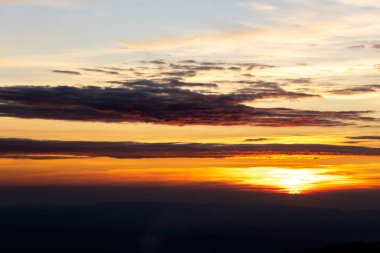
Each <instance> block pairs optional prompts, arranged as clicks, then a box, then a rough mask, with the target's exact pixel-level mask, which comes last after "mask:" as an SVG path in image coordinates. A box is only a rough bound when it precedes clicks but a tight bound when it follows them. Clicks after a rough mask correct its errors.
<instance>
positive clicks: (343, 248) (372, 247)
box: [293, 242, 380, 253]
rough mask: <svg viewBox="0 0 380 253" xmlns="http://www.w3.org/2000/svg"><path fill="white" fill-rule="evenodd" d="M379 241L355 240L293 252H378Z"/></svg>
mask: <svg viewBox="0 0 380 253" xmlns="http://www.w3.org/2000/svg"><path fill="white" fill-rule="evenodd" d="M379 252H380V242H367V243H366V242H355V243H350V244H340V245H333V246H328V247H325V248H322V249H313V250H305V251H298V252H293V253H379Z"/></svg>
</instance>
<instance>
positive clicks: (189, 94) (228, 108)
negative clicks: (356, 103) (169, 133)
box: [0, 80, 376, 127]
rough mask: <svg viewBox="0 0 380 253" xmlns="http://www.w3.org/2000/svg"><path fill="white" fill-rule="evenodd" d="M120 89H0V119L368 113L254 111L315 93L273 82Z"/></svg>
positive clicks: (278, 121)
mask: <svg viewBox="0 0 380 253" xmlns="http://www.w3.org/2000/svg"><path fill="white" fill-rule="evenodd" d="M114 83H117V84H118V85H119V87H106V88H100V87H95V86H86V87H69V86H58V87H51V86H11V87H0V116H3V117H18V118H38V119H56V120H79V121H99V122H148V123H157V124H168V125H179V126H180V125H256V126H275V127H281V126H342V125H348V124H353V122H355V121H356V122H357V121H365V122H370V121H376V119H375V118H371V117H365V116H364V114H365V113H369V111H328V112H327V111H310V110H297V109H288V108H255V107H252V106H248V105H246V104H244V103H246V102H252V101H255V100H258V99H265V98H282V99H300V98H308V97H315V96H316V95H313V94H307V93H302V92H290V91H286V90H284V89H283V88H281V87H280V86H279V85H278V84H277V83H270V82H257V83H252V84H251V85H250V86H249V87H246V88H242V89H239V90H236V91H234V92H232V93H228V94H222V93H215V92H214V93H212V92H208V93H204V92H200V91H193V90H189V89H187V88H189V87H208V88H212V87H217V85H216V84H209V83H205V84H203V83H186V82H181V81H177V80H172V81H165V82H164V83H162V82H153V81H149V80H141V81H125V82H114Z"/></svg>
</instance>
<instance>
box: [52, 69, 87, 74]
mask: <svg viewBox="0 0 380 253" xmlns="http://www.w3.org/2000/svg"><path fill="white" fill-rule="evenodd" d="M52 72H53V73H58V74H68V75H81V73H80V72H78V71H69V70H57V69H56V70H53V71H52Z"/></svg>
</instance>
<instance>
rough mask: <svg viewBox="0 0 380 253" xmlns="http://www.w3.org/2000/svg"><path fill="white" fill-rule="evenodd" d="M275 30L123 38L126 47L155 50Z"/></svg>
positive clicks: (266, 33) (247, 36)
mask: <svg viewBox="0 0 380 253" xmlns="http://www.w3.org/2000/svg"><path fill="white" fill-rule="evenodd" d="M273 32H278V31H274V30H273V29H270V28H256V29H252V28H249V29H241V30H233V31H223V32H219V33H215V32H214V33H208V34H197V35H192V36H182V37H181V36H172V37H164V38H159V39H155V40H145V41H138V42H132V41H127V40H122V43H124V45H125V48H126V49H128V50H132V51H155V50H165V49H172V48H180V47H189V46H197V45H207V44H215V43H221V42H223V43H228V42H236V41H241V40H244V39H249V38H255V37H257V36H260V37H262V36H267V35H269V34H271V33H273Z"/></svg>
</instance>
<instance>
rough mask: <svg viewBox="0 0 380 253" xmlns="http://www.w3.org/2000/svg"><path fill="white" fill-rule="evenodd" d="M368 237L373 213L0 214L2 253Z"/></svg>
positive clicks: (265, 246)
mask: <svg viewBox="0 0 380 253" xmlns="http://www.w3.org/2000/svg"><path fill="white" fill-rule="evenodd" d="M376 240H377V241H379V240H380V211H360V212H346V211H342V210H339V209H321V208H310V207H293V206H262V205H227V204H171V203H148V202H125V203H104V204H97V205H91V206H51V207H13V208H2V209H0V251H1V252H7V253H12V252H39V253H44V252H58V253H59V252H94V253H98V252H99V253H100V252H104V253H109V252H111V253H112V252H115V253H118V252H123V253H126V252H131V253H132V252H133V253H135V252H136V253H140V252H141V253H145V252H157V253H161V252H162V253H171V252H173V253H177V252H181V253H187V252H189V253H190V252H191V253H194V252H197V253H198V252H205V253H209V252H217V253H224V252H231V253H240V252H259V253H280V252H286V251H297V250H304V249H307V248H320V247H324V246H327V245H331V244H339V243H350V242H354V241H376ZM322 252H323V251H322Z"/></svg>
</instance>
